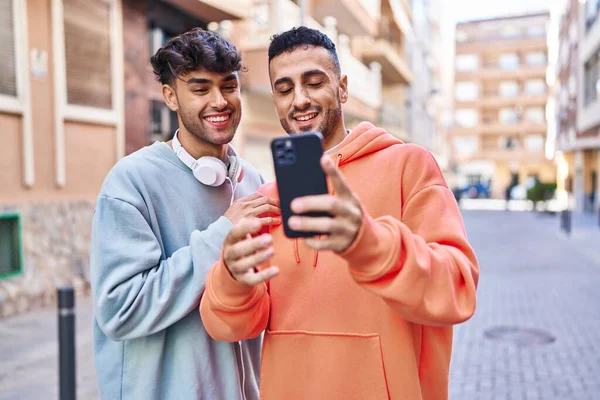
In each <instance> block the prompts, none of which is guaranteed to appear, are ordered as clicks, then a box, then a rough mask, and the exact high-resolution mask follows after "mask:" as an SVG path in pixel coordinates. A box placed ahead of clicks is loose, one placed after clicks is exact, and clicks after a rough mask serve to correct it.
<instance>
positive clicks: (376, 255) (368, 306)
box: [200, 27, 479, 400]
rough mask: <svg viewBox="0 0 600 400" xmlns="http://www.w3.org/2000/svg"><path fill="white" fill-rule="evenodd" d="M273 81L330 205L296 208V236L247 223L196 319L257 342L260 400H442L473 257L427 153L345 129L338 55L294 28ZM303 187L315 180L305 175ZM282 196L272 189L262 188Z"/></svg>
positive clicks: (464, 313)
mask: <svg viewBox="0 0 600 400" xmlns="http://www.w3.org/2000/svg"><path fill="white" fill-rule="evenodd" d="M269 73H270V78H271V82H272V89H273V98H274V101H275V105H276V108H277V113H278V115H279V118H280V119H281V124H282V126H283V127H284V129H285V130H286V131H287V132H288V133H289V134H294V133H296V132H301V131H308V130H319V131H320V132H321V133H322V134H323V136H324V147H325V150H326V153H327V154H326V155H325V156H324V157H323V160H322V166H323V169H324V170H325V172H326V173H327V175H328V178H329V180H330V184H331V185H330V186H331V194H329V195H323V196H311V197H305V198H301V199H296V200H295V201H294V203H293V205H292V208H293V210H294V211H295V212H296V213H304V212H307V211H327V212H329V213H330V214H331V215H332V217H331V218H309V217H298V216H295V217H292V218H291V219H290V221H289V222H290V225H291V226H292V228H293V229H296V230H306V231H314V230H316V231H323V232H327V234H325V235H322V236H320V237H315V238H311V239H306V240H293V239H288V238H287V237H286V236H285V235H284V232H283V228H282V226H275V227H270V228H269V232H265V233H262V234H260V233H261V232H262V231H261V225H260V223H259V221H257V220H256V219H245V220H243V221H241V222H239V223H237V224H236V225H234V227H233V228H232V229H231V231H230V233H229V234H228V236H227V237H226V239H225V241H224V247H223V251H222V259H221V260H220V261H219V262H218V263H217V264H215V266H214V267H213V268H212V270H211V271H210V272H209V275H208V278H207V282H206V291H205V293H204V296H203V298H202V301H201V305H200V312H201V315H202V319H203V321H204V326H205V327H206V330H207V332H208V333H209V334H210V335H211V336H212V337H213V338H215V339H217V340H223V341H230V342H234V341H240V340H245V339H248V338H253V337H256V336H258V335H259V334H260V333H261V332H263V331H265V330H266V334H265V341H264V347H263V358H262V365H261V384H260V390H261V398H264V399H268V400H270V399H286V400H291V399H344V400H348V399H357V400H358V399H360V400H364V399H388V398H391V399H406V400H417V399H423V400H438V399H447V398H448V373H449V365H450V354H451V348H452V326H453V325H454V324H458V323H460V322H463V321H465V320H467V319H468V318H470V317H471V315H472V314H473V312H474V310H475V299H476V287H477V281H478V277H479V267H478V263H477V259H476V257H475V254H474V253H473V250H472V248H471V246H470V245H469V243H468V241H467V236H466V233H465V229H464V225H463V221H462V218H461V215H460V212H459V210H458V207H457V204H456V200H455V199H454V196H453V195H452V192H451V191H450V190H449V189H448V186H447V184H446V182H445V181H444V178H443V176H442V173H441V172H440V169H439V168H438V166H437V164H436V162H435V160H434V158H433V157H432V155H431V154H430V153H429V152H428V151H427V150H425V149H423V148H421V147H419V146H416V145H412V144H404V143H402V142H401V141H400V140H398V139H396V138H395V137H393V136H391V135H390V134H388V133H386V132H385V131H384V130H382V129H379V128H376V127H375V126H373V125H372V124H370V123H368V122H363V123H361V124H359V125H358V126H357V127H356V128H355V129H354V130H353V131H352V132H349V133H348V132H347V131H346V129H345V127H344V119H343V115H342V109H341V104H342V103H344V102H346V100H347V98H348V83H347V77H346V76H344V75H342V74H341V71H340V66H339V62H338V58H337V54H336V51H335V45H334V44H333V43H332V42H331V40H330V39H329V38H328V37H327V36H325V35H324V34H322V33H320V32H318V31H316V30H312V29H308V28H304V27H301V28H297V29H292V30H290V31H287V32H284V33H282V34H280V35H277V36H275V37H274V38H273V40H272V42H271V45H270V47H269ZM307 179H310V177H307ZM260 191H261V192H262V193H263V194H265V195H267V196H273V197H276V196H277V187H276V185H275V184H268V185H265V186H263V187H262V188H261V189H260Z"/></svg>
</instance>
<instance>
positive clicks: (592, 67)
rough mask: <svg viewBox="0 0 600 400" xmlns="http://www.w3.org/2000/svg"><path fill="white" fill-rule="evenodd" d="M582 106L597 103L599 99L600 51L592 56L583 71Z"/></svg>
mask: <svg viewBox="0 0 600 400" xmlns="http://www.w3.org/2000/svg"><path fill="white" fill-rule="evenodd" d="M583 79H584V84H583V86H584V91H585V92H584V104H585V105H586V106H587V105H589V104H592V103H595V102H598V100H599V99H600V97H599V93H598V89H599V88H598V85H599V83H598V82H599V81H600V51H599V52H597V53H596V54H594V55H593V56H592V57H591V58H590V59H589V60H588V61H587V62H586V63H585V69H584V75H583Z"/></svg>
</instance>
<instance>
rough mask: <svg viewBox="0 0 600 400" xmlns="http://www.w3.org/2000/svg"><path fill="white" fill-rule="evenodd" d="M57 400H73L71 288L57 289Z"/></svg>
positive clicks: (73, 318)
mask: <svg viewBox="0 0 600 400" xmlns="http://www.w3.org/2000/svg"><path fill="white" fill-rule="evenodd" d="M58 366H59V369H58V370H59V399H60V400H75V390H76V380H75V295H74V291H73V288H72V287H65V288H59V289H58Z"/></svg>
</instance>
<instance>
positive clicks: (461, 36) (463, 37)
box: [456, 30, 469, 43]
mask: <svg viewBox="0 0 600 400" xmlns="http://www.w3.org/2000/svg"><path fill="white" fill-rule="evenodd" d="M468 40H469V35H468V34H467V32H465V31H461V30H457V31H456V41H457V42H458V43H463V42H466V41H468Z"/></svg>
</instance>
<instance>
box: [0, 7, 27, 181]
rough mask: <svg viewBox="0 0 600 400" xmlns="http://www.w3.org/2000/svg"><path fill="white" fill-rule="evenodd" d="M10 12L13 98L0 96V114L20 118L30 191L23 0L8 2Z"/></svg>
mask: <svg viewBox="0 0 600 400" xmlns="http://www.w3.org/2000/svg"><path fill="white" fill-rule="evenodd" d="M12 9H13V29H14V30H13V38H14V43H13V45H14V49H15V80H16V82H15V85H16V89H17V95H16V96H8V95H5V94H0V112H2V113H8V114H16V115H20V116H21V118H22V126H23V127H22V129H23V130H22V132H21V134H22V135H23V146H22V149H23V183H24V184H25V186H26V187H32V186H33V184H34V183H35V172H34V171H35V166H34V158H33V157H34V154H33V128H32V118H31V81H30V77H29V35H28V33H27V0H12Z"/></svg>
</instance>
